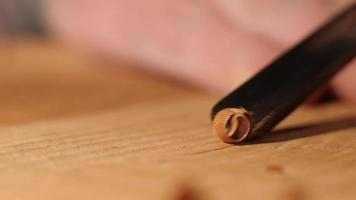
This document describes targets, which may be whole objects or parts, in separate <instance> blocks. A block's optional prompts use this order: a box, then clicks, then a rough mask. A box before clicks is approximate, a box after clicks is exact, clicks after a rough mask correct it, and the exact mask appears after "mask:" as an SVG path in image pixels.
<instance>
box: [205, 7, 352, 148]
mask: <svg viewBox="0 0 356 200" xmlns="http://www.w3.org/2000/svg"><path fill="white" fill-rule="evenodd" d="M355 56H356V3H354V4H353V5H352V6H351V7H349V8H348V9H346V10H344V11H343V12H342V13H341V14H339V15H337V16H336V17H334V18H333V19H331V20H330V21H329V22H328V23H326V24H325V25H324V26H322V27H321V28H319V29H318V30H317V31H316V32H314V33H313V34H311V35H310V36H309V37H307V38H306V39H305V40H303V41H302V42H301V43H299V44H298V45H297V46H295V47H294V48H292V49H291V50H290V51H288V52H287V53H285V54H284V55H282V56H281V57H280V58H278V59H277V60H275V61H274V62H272V64H270V65H269V66H267V67H266V68H265V69H264V70H262V71H261V72H259V73H258V74H257V75H255V76H254V77H252V78H251V79H250V80H248V81H247V82H246V83H244V84H243V85H242V86H241V87H239V88H237V89H236V90H235V91H233V92H232V93H230V94H229V95H228V96H226V97H225V98H223V99H222V100H221V101H220V102H218V103H217V104H216V105H215V106H214V108H213V110H212V115H211V117H212V119H213V128H214V132H215V133H216V134H217V135H218V136H219V137H220V138H221V139H222V140H223V141H224V142H226V143H240V142H243V141H247V140H250V139H252V138H254V137H256V136H259V135H262V134H265V133H268V132H269V131H271V129H272V128H273V127H275V126H276V125H277V124H278V123H279V122H280V121H282V120H283V119H284V118H285V117H286V116H287V115H288V114H289V113H291V112H292V111H293V110H294V109H295V108H297V107H298V106H299V105H300V104H301V103H303V102H304V101H305V100H306V99H307V97H309V96H310V95H311V94H312V93H313V92H315V91H316V90H317V89H318V88H320V87H321V86H322V85H323V84H326V83H327V81H328V80H329V79H330V78H331V77H333V76H334V75H335V74H336V73H337V72H338V71H340V70H341V69H342V68H343V67H344V66H345V65H346V64H347V63H348V62H350V61H352V59H354V58H355Z"/></svg>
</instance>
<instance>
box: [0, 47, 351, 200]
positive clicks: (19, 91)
mask: <svg viewBox="0 0 356 200" xmlns="http://www.w3.org/2000/svg"><path fill="white" fill-rule="evenodd" d="M0 46H1V47H0V64H1V65H0V67H1V73H0V91H1V93H0V111H1V112H0V160H1V162H0V168H1V172H0V197H1V199H36V200H37V199H155V200H156V199H172V200H183V199H184V200H186V199H193V200H198V199H202V200H208V199H211V200H214V199H271V200H272V199H273V200H276V199H277V200H278V199H281V200H282V199H283V200H286V199H287V200H288V199H290V200H295V199H323V200H325V199H355V197H356V133H355V132H356V106H351V105H342V104H333V105H323V106H318V107H313V108H311V107H308V108H302V109H300V110H298V111H297V112H296V113H294V114H293V115H291V116H290V117H289V118H288V119H287V120H286V121H284V122H283V123H282V124H281V126H279V128H278V130H276V131H274V132H273V133H271V134H270V135H269V136H266V137H263V138H261V139H259V140H257V141H255V142H254V143H251V144H247V145H243V146H233V145H228V144H224V143H222V142H220V141H219V140H218V138H217V137H216V136H215V135H213V133H212V132H211V123H210V120H209V112H210V109H211V107H212V105H213V104H214V103H215V101H216V100H217V99H218V97H216V96H209V95H206V94H198V93H197V92H194V90H192V89H189V88H184V87H182V86H177V84H174V83H171V82H167V81H164V80H157V79H156V78H155V77H150V76H147V75H144V74H139V73H137V72H132V71H128V70H122V69H121V70H118V69H117V67H118V66H115V64H110V63H107V62H104V61H97V60H94V59H92V58H89V57H87V56H84V55H82V54H80V53H78V52H77V51H75V50H72V49H70V48H67V47H63V46H60V45H57V44H54V43H51V42H48V41H33V40H30V41H27V40H19V41H8V42H1V43H0Z"/></svg>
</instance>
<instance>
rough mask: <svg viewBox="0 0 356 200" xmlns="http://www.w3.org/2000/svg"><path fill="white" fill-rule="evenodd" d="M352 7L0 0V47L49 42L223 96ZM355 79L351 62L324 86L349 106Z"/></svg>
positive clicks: (340, 3) (330, 3)
mask: <svg viewBox="0 0 356 200" xmlns="http://www.w3.org/2000/svg"><path fill="white" fill-rule="evenodd" d="M353 2H354V1H353V0H300V1H292V0H265V1H258V0H219V1H212V0H171V1H165V0H151V1H140V0H100V1H99V0H0V38H1V40H0V41H1V43H2V44H3V45H2V46H4V44H5V43H6V44H8V41H13V40H14V39H15V38H16V39H18V38H22V39H23V38H37V39H39V38H42V39H43V40H46V41H56V42H57V43H61V44H65V45H69V46H71V47H73V48H79V49H81V50H80V51H82V52H85V53H87V54H89V55H91V56H93V57H96V58H98V59H103V60H110V61H111V62H113V63H123V62H125V63H134V64H133V65H132V66H134V67H131V68H135V70H142V71H144V72H148V73H151V74H155V75H156V76H157V75H158V76H159V77H165V78H166V79H171V80H175V81H178V82H179V83H181V84H185V85H191V86H193V87H195V88H198V89H199V90H201V91H207V92H209V93H215V94H223V93H225V92H227V91H229V90H231V89H233V88H235V87H237V86H238V85H239V84H241V83H242V82H243V81H245V80H246V79H247V78H249V77H250V76H252V75H253V74H254V73H256V72H257V71H258V70H260V69H261V68H262V67H263V66H265V65H266V64H268V63H269V62H271V60H273V59H274V58H276V57H277V56H278V55H280V54H281V53H282V52H283V51H285V50H287V49H288V48H290V47H291V46H293V45H294V44H295V43H296V42H298V41H300V40H301V39H302V38H303V37H305V36H306V35H307V34H309V33H310V32H312V31H313V30H315V29H316V28H317V27H318V26H319V25H320V24H322V23H323V22H325V21H326V20H327V19H329V18H330V17H332V16H333V15H334V14H335V13H337V12H338V11H340V10H342V9H343V8H345V7H347V6H348V5H350V4H351V3H353ZM117 65H118V67H120V65H119V64H117ZM48 67H50V66H48ZM355 75H356V67H355V62H354V63H353V64H352V66H351V65H350V66H349V67H347V69H345V70H344V71H343V72H342V73H341V74H340V75H339V76H338V77H337V78H336V79H335V80H334V81H333V82H332V84H331V88H332V90H333V93H335V95H336V96H338V97H340V98H341V99H342V100H344V101H347V102H355V101H356V95H355V93H353V88H354V87H355V86H356V78H355Z"/></svg>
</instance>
